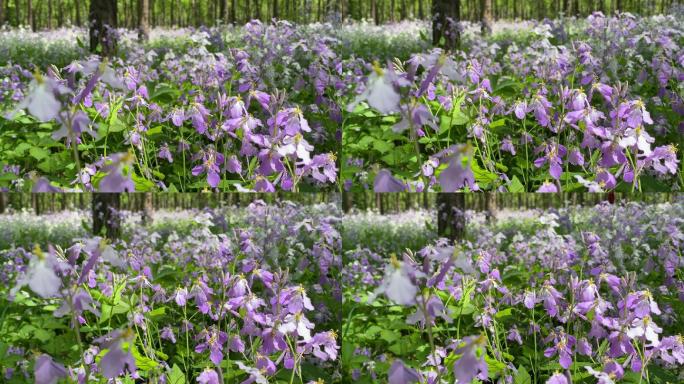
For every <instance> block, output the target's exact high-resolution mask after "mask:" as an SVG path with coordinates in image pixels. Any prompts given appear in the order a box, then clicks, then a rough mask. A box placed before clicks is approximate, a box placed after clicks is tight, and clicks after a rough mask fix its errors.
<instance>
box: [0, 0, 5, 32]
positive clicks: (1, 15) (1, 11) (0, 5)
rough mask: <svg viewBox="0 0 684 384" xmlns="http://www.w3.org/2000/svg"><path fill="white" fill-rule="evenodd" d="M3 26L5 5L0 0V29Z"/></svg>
mask: <svg viewBox="0 0 684 384" xmlns="http://www.w3.org/2000/svg"><path fill="white" fill-rule="evenodd" d="M3 24H5V3H4V0H0V27H2V25H3Z"/></svg>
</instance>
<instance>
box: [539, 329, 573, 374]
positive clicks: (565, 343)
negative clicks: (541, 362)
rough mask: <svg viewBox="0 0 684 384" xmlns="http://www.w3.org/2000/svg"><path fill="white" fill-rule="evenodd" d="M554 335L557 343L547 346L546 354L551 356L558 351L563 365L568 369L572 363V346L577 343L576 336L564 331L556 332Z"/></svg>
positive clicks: (559, 360)
mask: <svg viewBox="0 0 684 384" xmlns="http://www.w3.org/2000/svg"><path fill="white" fill-rule="evenodd" d="M552 337H553V341H554V343H555V345H554V346H553V347H549V348H547V349H546V350H545V351H544V356H546V357H551V356H553V355H555V354H556V353H557V354H558V357H559V359H558V362H559V363H560V365H561V367H563V368H565V369H568V368H569V367H570V364H572V348H573V347H574V345H575V337H574V336H570V335H567V334H565V332H563V331H560V332H558V333H554V334H553V336H552Z"/></svg>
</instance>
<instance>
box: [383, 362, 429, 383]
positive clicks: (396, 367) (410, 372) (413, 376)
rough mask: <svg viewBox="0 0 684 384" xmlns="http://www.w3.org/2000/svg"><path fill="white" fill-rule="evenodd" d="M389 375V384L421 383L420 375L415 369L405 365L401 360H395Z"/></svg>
mask: <svg viewBox="0 0 684 384" xmlns="http://www.w3.org/2000/svg"><path fill="white" fill-rule="evenodd" d="M387 374H388V378H387V379H388V382H389V384H411V383H419V382H420V381H421V377H420V374H419V373H418V372H416V370H415V369H413V368H409V367H407V366H406V365H404V363H403V362H402V361H401V360H399V359H397V360H394V363H392V366H391V367H390V369H389V371H388V373H387Z"/></svg>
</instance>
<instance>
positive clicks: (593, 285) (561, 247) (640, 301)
mask: <svg viewBox="0 0 684 384" xmlns="http://www.w3.org/2000/svg"><path fill="white" fill-rule="evenodd" d="M683 210H684V206H682V203H681V201H680V202H679V203H675V204H663V205H648V204H643V203H642V204H639V203H629V204H627V205H624V206H612V205H610V204H603V205H598V206H596V207H588V208H581V207H579V208H570V209H567V210H564V211H561V212H558V213H549V212H546V213H533V214H531V215H523V217H530V219H524V218H520V217H521V216H520V215H517V217H516V216H512V217H511V218H509V219H506V221H505V222H500V223H499V224H500V226H493V225H489V224H487V223H484V222H482V223H478V221H477V220H472V221H473V223H472V224H470V225H469V226H468V232H469V238H472V239H476V242H471V241H468V240H463V241H461V242H458V243H456V244H453V243H449V241H447V240H446V239H439V240H437V241H436V242H434V243H433V244H430V245H428V246H427V247H425V248H423V249H421V250H419V251H417V252H415V253H414V252H411V251H406V252H404V253H403V255H402V257H401V259H399V258H397V257H395V256H394V255H391V256H390V257H389V258H390V262H389V264H387V258H388V256H386V255H384V256H383V255H381V254H379V253H376V252H382V251H381V250H379V251H376V252H373V251H370V250H368V249H355V250H350V251H348V252H347V260H348V261H347V262H346V266H345V270H344V273H343V281H344V285H345V287H349V288H347V289H346V290H345V292H346V296H345V297H348V298H349V299H350V301H352V302H355V303H354V304H355V305H356V306H363V305H369V306H370V307H371V308H385V307H383V305H384V303H388V304H390V307H391V308H393V309H391V310H389V311H387V312H384V311H380V310H379V309H376V310H375V312H374V313H375V314H376V316H378V317H379V318H380V320H378V322H379V323H382V322H383V321H386V320H384V319H394V318H395V316H396V315H397V313H402V314H403V322H404V323H405V325H401V324H400V323H396V324H394V325H392V326H391V327H392V329H396V330H403V329H408V330H409V331H402V334H403V335H404V337H406V338H407V339H411V337H412V336H411V333H412V332H413V333H417V334H420V335H423V336H422V337H421V338H419V340H420V339H422V340H430V344H429V345H428V346H425V347H422V348H421V347H416V348H417V350H416V351H412V350H409V351H408V352H407V351H404V350H402V349H400V348H395V347H394V346H392V345H390V347H389V348H377V347H374V345H375V344H374V342H373V341H370V340H368V339H367V338H364V337H367V336H364V335H363V332H364V328H360V329H359V328H357V329H359V330H358V331H356V332H358V333H354V332H352V333H346V334H345V335H344V337H345V340H349V342H350V343H352V344H353V345H354V346H355V349H356V352H355V354H356V355H357V356H368V358H367V359H368V361H375V362H380V361H383V362H385V361H386V362H387V364H388V365H387V367H388V368H389V369H388V370H383V371H382V372H383V373H384V372H386V374H387V375H388V380H389V382H391V383H402V382H406V383H410V382H413V383H417V382H425V381H427V382H434V383H438V382H441V381H440V380H450V379H455V380H458V381H457V382H471V380H473V379H475V378H478V379H480V380H498V379H501V380H504V382H509V381H513V380H514V379H515V380H519V379H520V378H519V376H520V375H521V373H520V371H521V369H523V368H526V373H524V375H528V373H527V372H529V375H531V376H532V375H533V376H534V379H533V382H547V383H570V382H573V381H574V380H576V379H577V377H584V376H586V375H590V376H594V377H595V378H596V379H597V380H598V382H599V383H613V382H617V381H619V380H621V379H623V378H627V377H631V378H632V380H639V377H642V378H643V380H644V381H646V380H647V379H649V378H650V380H652V376H650V375H653V373H649V372H650V371H649V368H652V369H653V371H655V370H656V368H657V369H658V371H660V370H662V369H665V370H670V371H671V372H672V374H673V376H668V377H671V378H674V377H677V375H678V373H677V372H679V375H681V374H682V373H683V372H684V371H682V369H683V367H684V338H683V337H682V334H681V333H682V331H683V329H682V327H681V316H682V313H681V311H679V310H678V308H681V303H682V300H684V282H683V281H682V277H681V272H682V270H683V268H684V259H683V258H682V256H681V254H682V253H681V252H682V246H684V242H683V240H684V221H683V220H682V213H683V212H684V211H683ZM637 212H639V213H638V214H637ZM468 216H469V217H473V213H468ZM533 217H534V219H531V218H533ZM502 220H503V219H502ZM656 222H657V223H659V224H655V223H656ZM578 227H579V228H581V229H577V228H578ZM625 228H626V231H624V230H623V229H625ZM661 229H665V230H664V232H665V233H663V232H662V231H661ZM530 230H531V232H529V231H530ZM624 232H626V233H624ZM369 291H370V292H371V293H370V294H369ZM366 297H367V298H366ZM378 300H383V301H382V302H380V303H378V302H377V301H378ZM397 306H401V307H404V308H405V310H398V309H396V308H397ZM371 324H373V323H371ZM410 326H412V327H413V328H410ZM350 329H355V328H354V325H352V326H351V327H350ZM406 332H408V333H406ZM401 343H402V341H398V342H397V344H398V345H399V344H401ZM390 344H391V343H390ZM423 344H426V342H424V343H423ZM409 348H411V347H409ZM365 360H366V359H361V358H359V359H358V361H360V362H361V361H365ZM409 362H410V363H409ZM542 366H549V367H557V369H555V368H554V369H555V372H554V371H553V370H552V371H551V372H547V371H544V370H542V371H540V370H539V367H542ZM654 366H655V368H653V367H654ZM521 367H522V368H521ZM346 369H347V370H348V372H347V373H348V374H350V375H351V376H352V377H354V378H355V379H356V380H358V379H360V378H361V377H373V378H374V379H379V377H378V372H377V370H378V364H371V363H364V364H352V365H351V366H349V367H346ZM385 369H386V368H385ZM680 377H681V376H680Z"/></svg>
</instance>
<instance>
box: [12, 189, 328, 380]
mask: <svg viewBox="0 0 684 384" xmlns="http://www.w3.org/2000/svg"><path fill="white" fill-rule="evenodd" d="M231 210H233V209H231ZM227 212H228V211H221V210H216V211H213V212H206V213H201V212H196V213H195V215H196V216H197V217H198V219H197V220H198V221H197V224H196V225H195V226H194V228H193V229H192V230H191V233H190V234H186V235H183V236H182V237H180V236H179V235H178V234H177V233H175V231H173V232H171V233H168V232H167V233H162V234H160V233H159V232H153V231H151V229H150V228H145V227H142V226H139V225H135V226H134V227H132V228H129V229H128V230H127V233H126V234H125V240H117V241H115V242H110V241H109V240H106V239H101V238H92V239H83V240H80V241H77V242H76V243H75V244H73V245H72V246H71V247H69V248H67V249H64V250H63V249H61V248H56V247H52V246H50V247H49V250H48V251H47V252H44V251H42V250H41V249H40V247H38V246H36V248H35V249H34V250H33V251H30V252H29V251H25V250H23V249H22V248H19V249H16V250H4V251H2V258H3V263H2V267H3V268H2V269H1V270H2V274H0V278H1V279H2V281H3V282H4V283H6V284H7V285H9V287H10V288H11V289H9V290H6V294H7V296H8V298H9V304H8V305H10V306H14V305H22V303H23V302H24V301H25V300H26V299H27V298H29V297H31V298H32V300H35V302H36V303H38V304H37V305H40V306H45V307H46V308H48V307H49V306H52V305H54V304H56V306H55V308H57V309H54V308H53V309H50V311H52V315H53V316H54V318H55V320H54V321H56V322H58V323H60V324H61V323H63V325H60V327H64V329H68V328H71V330H70V331H69V333H68V335H69V339H68V340H69V342H70V345H71V346H75V345H77V346H78V350H79V351H80V352H79V353H78V354H75V355H74V354H61V353H55V352H51V353H47V352H43V353H42V354H40V355H38V356H37V358H36V360H35V363H34V364H32V365H29V364H17V365H16V366H7V367H3V368H5V371H4V372H3V375H5V377H6V378H7V379H8V380H9V379H11V378H12V377H15V375H22V374H23V375H26V377H33V378H35V382H37V383H53V382H55V381H54V380H56V379H58V378H65V377H69V378H70V379H71V380H73V381H76V382H79V383H86V382H90V381H92V380H97V379H98V378H102V377H104V378H108V379H113V378H121V377H124V376H127V377H129V378H133V379H143V378H145V379H146V380H153V381H155V380H160V381H161V382H168V381H169V380H178V378H177V375H178V374H179V373H178V371H180V375H186V377H188V380H192V381H193V382H194V380H195V379H196V380H197V382H200V383H219V382H223V378H224V377H225V375H226V374H227V373H228V372H230V373H231V377H237V378H240V379H241V380H245V381H246V382H255V381H256V382H269V380H271V379H272V378H273V377H275V375H276V374H278V373H279V372H281V371H282V370H288V371H292V375H293V377H294V376H298V377H303V378H305V379H307V380H311V381H313V380H317V377H312V375H313V373H309V372H307V371H306V369H304V368H303V367H304V366H306V365H310V364H315V365H318V366H319V368H320V369H322V370H324V371H325V372H327V373H326V377H332V375H333V374H334V372H335V371H336V370H337V369H338V366H337V364H338V363H337V361H338V355H339V348H340V340H339V337H338V336H337V330H336V329H337V328H336V326H335V324H337V321H338V320H339V315H338V314H337V312H336V311H337V310H338V309H339V299H340V296H339V295H340V293H339V291H340V287H339V286H338V285H336V281H337V279H336V278H335V276H336V274H337V273H338V271H339V268H340V266H339V265H338V264H339V259H338V255H339V247H340V244H341V240H340V235H339V233H338V232H337V229H336V225H337V222H338V221H339V220H338V218H337V215H338V212H337V210H336V209H335V208H334V206H333V205H315V206H311V207H307V206H302V205H298V204H294V203H290V202H282V203H279V204H265V203H264V202H262V201H256V202H254V203H252V204H251V205H250V206H248V207H247V208H245V212H246V213H245V214H244V215H242V216H239V217H234V218H232V219H231V218H230V216H229V217H228V218H229V222H231V223H232V224H236V226H235V227H233V226H232V225H231V228H224V226H225V223H226V220H225V219H226V217H225V215H227V214H228V213H227ZM199 217H203V218H204V219H202V220H200V219H199ZM237 223H240V224H237ZM212 230H215V231H218V232H219V234H214V233H212ZM269 237H271V238H273V239H274V240H275V241H274V242H270V241H268V238H269ZM180 266H186V267H185V268H182V269H181V267H180ZM30 321H32V320H31V316H26V317H25V318H24V319H23V320H20V321H19V322H18V323H17V324H14V323H13V325H11V326H15V325H16V326H19V327H21V326H24V325H26V324H28V322H30ZM107 324H109V326H108V327H106V328H105V327H104V325H107ZM327 326H330V328H327V329H326V328H324V329H323V330H322V329H321V328H323V327H327ZM63 341H65V340H62V342H63ZM35 348H38V349H40V350H44V351H50V350H52V351H54V350H55V349H50V348H53V347H49V348H42V347H41V346H39V345H35ZM54 348H57V349H56V350H57V351H59V350H60V349H59V347H58V346H54ZM65 350H66V349H65ZM72 352H73V351H72ZM17 353H20V354H21V355H23V356H25V357H26V359H28V361H31V362H32V361H33V358H32V357H30V356H29V355H28V354H27V352H22V351H19V352H17ZM69 356H70V357H69ZM30 367H33V371H29V369H30ZM227 370H228V371H227ZM238 371H239V373H238ZM174 375H176V376H174ZM288 375H289V372H288ZM219 380H220V381H219ZM187 382H189V381H187Z"/></svg>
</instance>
